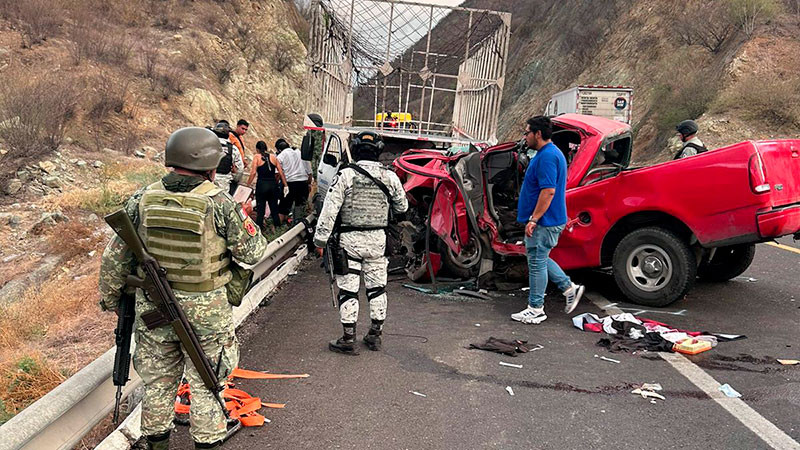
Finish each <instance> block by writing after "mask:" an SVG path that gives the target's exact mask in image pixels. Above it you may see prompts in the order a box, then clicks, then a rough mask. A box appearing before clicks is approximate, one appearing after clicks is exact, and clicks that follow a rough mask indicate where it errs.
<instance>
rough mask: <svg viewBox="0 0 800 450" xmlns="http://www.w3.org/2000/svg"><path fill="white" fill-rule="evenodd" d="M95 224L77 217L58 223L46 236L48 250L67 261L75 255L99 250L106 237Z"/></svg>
mask: <svg viewBox="0 0 800 450" xmlns="http://www.w3.org/2000/svg"><path fill="white" fill-rule="evenodd" d="M96 225H98V224H93V223H87V222H82V221H80V220H77V219H73V220H70V221H69V222H60V223H58V224H57V225H56V226H55V227H54V228H53V230H52V234H50V235H49V236H48V237H47V247H48V251H49V252H50V253H51V254H55V255H61V256H63V257H64V260H65V261H69V260H71V259H72V258H75V257H76V256H81V255H87V254H88V253H89V252H91V251H92V250H100V249H101V248H102V246H103V244H105V241H106V237H105V236H104V235H103V233H101V232H99V230H97V228H96Z"/></svg>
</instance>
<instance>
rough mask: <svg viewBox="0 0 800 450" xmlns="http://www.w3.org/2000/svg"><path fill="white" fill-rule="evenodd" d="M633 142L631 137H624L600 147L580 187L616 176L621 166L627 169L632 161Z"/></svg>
mask: <svg viewBox="0 0 800 450" xmlns="http://www.w3.org/2000/svg"><path fill="white" fill-rule="evenodd" d="M631 142H632V141H631V136H630V135H624V136H620V137H617V138H616V139H615V140H613V141H609V142H606V143H604V144H603V145H602V146H600V148H599V149H598V150H597V153H596V154H595V156H594V160H592V164H591V166H589V170H587V171H586V175H585V176H584V177H583V180H581V182H580V186H586V185H588V184H592V183H596V182H598V181H600V180H605V179H606V178H611V177H613V176H616V175H617V174H618V173H619V171H618V170H616V169H618V168H619V166H623V167H627V165H628V163H629V162H630V159H631Z"/></svg>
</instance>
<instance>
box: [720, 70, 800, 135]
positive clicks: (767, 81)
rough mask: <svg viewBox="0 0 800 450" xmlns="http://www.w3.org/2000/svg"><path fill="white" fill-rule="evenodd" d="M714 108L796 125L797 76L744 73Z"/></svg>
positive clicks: (799, 122)
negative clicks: (780, 76) (783, 76)
mask: <svg viewBox="0 0 800 450" xmlns="http://www.w3.org/2000/svg"><path fill="white" fill-rule="evenodd" d="M714 109H715V110H717V111H720V112H723V111H729V110H735V111H740V112H741V114H742V116H743V117H745V118H746V119H749V120H754V121H759V122H761V123H764V124H766V125H770V126H775V127H782V126H787V125H788V126H794V127H800V77H794V78H784V79H782V78H779V77H778V76H777V75H775V74H772V73H769V74H751V75H748V76H746V77H744V78H742V79H741V80H739V81H738V82H737V83H736V84H734V85H733V87H732V88H731V89H730V90H729V91H728V92H727V93H726V94H725V95H724V96H723V97H722V98H720V99H719V101H718V102H716V103H715V105H714Z"/></svg>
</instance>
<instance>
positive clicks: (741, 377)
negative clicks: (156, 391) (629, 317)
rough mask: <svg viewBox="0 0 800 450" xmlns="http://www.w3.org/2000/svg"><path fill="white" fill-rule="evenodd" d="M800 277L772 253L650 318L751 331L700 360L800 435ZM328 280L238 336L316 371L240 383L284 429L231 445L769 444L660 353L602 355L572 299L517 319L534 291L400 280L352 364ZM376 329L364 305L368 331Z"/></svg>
mask: <svg viewBox="0 0 800 450" xmlns="http://www.w3.org/2000/svg"><path fill="white" fill-rule="evenodd" d="M781 242H782V243H783V244H784V245H787V246H790V247H792V248H800V246H798V245H797V244H796V243H793V242H791V240H787V239H784V240H782V241H781ZM798 269H800V254H798V253H793V252H791V251H789V250H786V249H781V248H775V247H772V246H768V245H759V246H758V250H757V254H756V261H755V262H754V264H753V265H752V267H751V268H750V269H749V270H748V271H747V272H746V273H745V274H744V275H743V277H742V278H740V279H737V280H733V281H730V282H727V283H722V284H710V283H698V284H697V286H696V287H695V288H694V289H693V290H692V291H691V292H690V293H689V295H688V296H687V298H686V299H684V300H681V301H678V302H676V303H674V304H672V305H670V306H669V307H667V308H663V309H657V310H656V309H652V308H650V310H651V311H648V312H643V313H640V314H639V315H640V316H644V317H648V318H652V319H656V320H659V321H662V322H666V323H669V324H671V325H673V326H676V327H679V328H684V329H691V330H706V331H713V332H723V333H732V334H745V335H747V339H744V340H739V341H734V342H726V343H720V344H719V345H718V346H717V347H716V348H714V349H713V350H711V351H709V352H706V353H703V354H700V355H696V356H692V357H689V359H691V361H692V362H693V363H694V364H695V365H696V366H697V367H699V368H700V369H702V371H704V372H705V373H707V374H708V375H710V376H711V377H713V378H714V379H715V380H716V381H718V382H719V383H729V384H730V385H731V386H733V387H734V388H735V389H736V390H737V391H739V392H740V393H741V394H742V396H743V397H742V400H743V401H744V403H745V404H746V405H747V406H749V407H750V408H751V409H752V414H753V415H760V416H762V417H763V418H764V419H766V420H767V421H769V422H771V423H772V424H774V425H775V426H776V427H777V428H778V429H779V430H780V431H779V433H780V432H782V433H785V435H788V437H789V438H791V439H793V440H795V441H800V366H782V365H780V364H778V363H777V362H776V358H789V359H800V326H799V325H800V289H798V285H799V283H798ZM751 279H752V280H755V281H752V280H751ZM326 280H327V279H326V276H325V274H324V273H323V272H322V270H321V269H319V268H318V263H317V262H316V261H315V260H309V261H306V263H305V264H304V266H303V270H302V271H301V272H300V273H299V274H298V275H296V276H294V277H293V278H292V280H291V281H290V282H289V283H287V284H286V285H284V286H283V288H282V289H281V290H280V292H278V293H277V294H276V295H275V296H274V297H273V298H272V301H271V304H270V305H269V306H267V307H264V308H261V309H260V310H259V311H258V312H257V313H256V314H255V315H254V316H253V317H252V318H251V319H250V320H249V321H248V323H247V324H246V325H245V326H244V328H243V329H242V330H241V331H240V333H239V336H240V340H241V342H242V355H241V364H240V365H241V367H243V368H247V369H255V370H268V371H271V372H276V373H309V374H310V375H311V377H310V378H307V379H303V380H281V381H244V382H242V383H241V384H240V387H242V388H244V389H245V390H247V391H248V392H249V393H251V394H252V395H254V396H258V397H261V398H262V399H263V400H264V401H270V402H285V403H286V408H285V409H282V410H268V409H262V410H261V411H262V412H264V413H265V415H266V416H267V417H268V418H269V419H271V420H272V422H271V423H270V424H267V425H265V426H263V427H261V428H248V429H245V430H243V431H242V432H240V433H239V434H238V435H236V436H234V437H233V438H232V439H231V440H230V441H229V442H228V443H227V444H226V445H225V447H226V448H232V449H248V450H249V449H255V448H280V449H323V448H324V449H327V448H344V449H350V448H352V449H367V448H380V449H451V448H459V449H473V448H474V449H478V448H481V449H482V448H504V449H508V448H524V449H529V448H530V449H533V448H536V449H540V448H542V449H544V448H625V449H628V448H631V449H638V448H641V449H654V448H699V447H703V448H707V449H717V448H718V449H729V448H747V449H757V448H769V446H768V445H767V444H766V443H765V441H764V440H763V439H762V437H759V435H757V434H756V433H755V432H753V431H751V429H750V428H748V426H747V424H746V423H745V422H751V420H750V419H749V418H748V417H752V416H748V415H745V416H744V417H745V419H743V420H742V419H737V418H736V417H734V415H732V414H731V413H729V412H728V411H726V410H725V409H724V408H723V407H722V406H720V404H718V403H717V402H715V401H714V400H712V399H711V398H710V397H709V396H708V395H707V394H706V393H704V392H703V391H702V390H701V389H700V388H698V387H697V385H695V384H694V383H693V382H692V381H690V380H689V379H688V378H687V377H686V376H684V375H682V374H681V373H680V372H679V371H678V370H676V369H675V368H674V367H673V366H672V365H670V364H669V363H668V362H667V361H665V360H664V359H662V358H661V357H660V356H658V355H657V354H654V353H637V354H635V355H632V354H624V353H623V354H620V353H614V354H611V353H608V352H607V351H606V350H605V349H603V348H600V347H597V346H596V345H595V343H596V342H597V340H598V339H599V337H600V336H599V335H597V334H594V333H588V332H582V331H580V330H578V329H576V328H574V327H573V326H572V324H571V322H570V320H569V317H567V316H566V315H564V314H563V312H562V302H563V300H561V297H560V295H550V296H548V298H547V305H546V306H547V308H548V320H547V321H545V322H544V323H542V324H540V325H522V324H518V323H516V322H513V321H511V320H510V319H509V315H510V314H511V313H512V312H516V311H518V310H520V309H522V308H523V307H524V306H525V295H526V293H524V292H521V291H516V292H511V293H492V295H493V297H494V298H493V299H492V300H491V301H486V300H474V299H470V300H464V299H459V298H454V297H449V296H442V297H437V296H431V295H425V294H422V293H419V292H415V291H412V290H409V289H406V288H403V287H402V286H401V284H402V283H403V282H404V281H400V282H392V283H390V288H389V317H388V320H387V323H386V328H385V333H386V335H385V337H384V346H385V349H384V351H381V352H370V351H369V350H367V349H366V348H364V347H362V351H361V354H360V355H359V356H344V355H339V354H334V353H331V352H329V351H328V350H327V341H328V340H330V339H333V338H335V337H337V336H338V335H339V334H340V333H341V327H340V325H339V324H338V316H337V312H336V310H334V309H333V308H332V307H331V305H330V299H329V297H328V295H329V290H328V286H327V281H326ZM585 281H586V283H587V284H588V285H589V287H590V289H592V291H594V292H599V293H602V295H603V296H604V297H606V298H607V299H608V300H609V301H611V302H617V301H621V297H620V295H619V294H618V293H616V292H615V289H614V288H613V287H612V284H613V281H612V280H611V278H610V277H608V276H604V275H591V276H588V277H585ZM587 297H588V298H586V299H585V300H584V301H582V302H581V305H580V306H579V307H578V309H577V310H576V312H575V314H578V313H582V312H595V313H598V314H602V311H601V310H600V309H599V308H598V307H597V306H596V305H595V304H594V303H593V302H592V301H591V300H593V299H594V300H596V299H597V298H598V295H597V294H588V296H587ZM362 298H363V292H362ZM619 306H620V307H622V308H628V307H632V308H636V306H633V305H626V304H624V303H620V304H619ZM681 310H685V311H683V312H682V313H680V314H674V313H676V312H680V311H681ZM368 323H369V317H368V311H367V308H366V305H365V303H364V302H363V301H362V310H361V315H360V324H361V325H360V327H361V328H360V329H359V332H358V334H359V336H361V335H362V334H363V333H364V331H366V327H367V326H368ZM477 324H480V326H477ZM489 336H496V337H506V338H521V339H527V340H528V341H529V342H530V343H531V344H540V345H542V346H543V348H542V349H541V350H538V351H535V352H531V353H528V354H524V355H521V356H519V357H516V358H510V357H506V356H503V355H498V354H494V353H488V352H483V351H478V350H468V349H467V348H466V347H467V346H468V345H469V344H470V343H471V342H479V341H482V340H484V339H486V338H488V337H489ZM596 354H597V355H602V356H607V357H611V358H615V359H618V360H620V361H621V363H620V364H615V363H610V362H606V361H603V360H601V359H599V358H595V357H594V355H596ZM500 361H506V362H510V363H514V364H521V365H523V368H522V369H517V368H511V367H504V366H501V365H500V364H499V362H500ZM644 382H655V383H660V384H661V385H662V386H663V388H664V390H663V391H662V392H661V393H662V394H663V395H664V396H665V397H666V401H663V402H662V401H657V402H656V403H655V404H652V403H650V401H648V400H646V399H643V398H641V397H639V396H636V395H632V394H631V393H630V391H631V390H632V389H633V388H634V387H635V385H638V384H641V383H644ZM507 386H510V387H511V388H512V389H513V391H514V394H515V395H514V396H511V395H509V393H508V392H507V391H506V387H507ZM410 391H416V392H420V393H423V394H425V395H426V396H427V397H421V396H417V395H414V394H412V393H410ZM750 425H752V424H750ZM176 437H177V439H174V440H173V447H174V448H190V447H191V444H190V440H189V437H188V433H187V431H186V429H185V428H182V429H180V430H179V431H178V433H177V436H176ZM784 442H786V441H784ZM789 442H790V443H791V440H789ZM795 444H796V442H795Z"/></svg>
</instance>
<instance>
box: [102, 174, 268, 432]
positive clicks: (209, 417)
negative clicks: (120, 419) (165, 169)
mask: <svg viewBox="0 0 800 450" xmlns="http://www.w3.org/2000/svg"><path fill="white" fill-rule="evenodd" d="M202 182H203V179H202V178H199V177H192V176H184V175H178V174H175V173H171V174H169V175H167V176H165V177H164V178H163V179H162V183H163V185H164V187H165V188H166V189H167V190H169V191H173V192H189V191H191V190H192V189H193V188H195V187H197V186H198V185H199V184H200V183H202ZM145 189H146V188H145ZM145 189H141V190H139V191H137V192H136V193H135V194H134V195H133V196H132V197H131V198H130V199H129V200H128V202H127V204H126V206H125V210H126V212H127V213H128V215H129V216H130V217H131V220H132V222H133V223H134V226H137V227H138V225H139V223H140V221H141V217H139V202H140V200H141V198H142V195H143V194H144V192H145ZM212 200H213V204H214V223H215V226H216V232H217V234H218V235H219V236H221V237H222V238H224V240H225V241H226V247H227V249H228V251H229V252H230V254H231V255H232V256H233V257H234V258H236V259H237V260H239V261H241V262H243V263H246V264H254V263H256V262H258V261H259V260H260V258H261V256H262V255H263V254H264V251H265V250H266V245H267V242H266V240H265V239H264V238H263V237H262V236H261V234H260V233H258V232H257V227H255V225H254V224H253V222H252V220H250V219H249V218H246V219H244V220H243V219H242V215H243V214H240V208H239V207H238V206H237V205H236V204H235V203H234V202H233V200H232V199H231V197H230V196H229V195H228V194H227V193H224V192H220V193H218V194H216V195H214V196H213V197H212ZM133 271H135V259H134V257H133V254H132V253H131V251H130V250H128V248H127V246H126V245H125V243H124V242H123V241H122V240H121V239H120V238H119V237H118V236H114V238H113V239H112V240H111V242H109V243H108V245H107V246H106V249H105V251H104V252H103V257H102V262H101V267H100V295H101V301H100V306H101V308H102V309H104V310H115V309H117V306H118V302H119V297H120V292H121V290H122V289H123V288H124V286H125V278H126V276H127V275H128V274H131V273H133ZM174 292H175V297H176V298H177V299H178V301H179V302H180V304H181V306H182V307H183V309H184V311H185V313H186V316H187V317H188V319H189V322H191V324H192V326H193V327H194V330H195V331H196V333H197V336H198V338H199V340H200V344H201V346H202V347H203V350H204V351H205V352H206V354H207V355H208V357H209V359H211V362H212V364H213V365H216V364H217V361H218V360H220V361H221V364H220V366H221V367H219V368H218V369H217V370H218V374H219V378H220V380H225V378H226V377H227V376H228V374H229V373H230V372H231V370H233V368H235V367H236V365H237V364H238V360H239V348H238V342H237V340H236V336H235V329H234V324H233V315H232V308H231V305H230V304H229V303H228V299H227V294H226V290H225V286H222V287H220V288H218V289H214V290H212V291H208V292H202V293H194V292H186V291H180V290H174ZM154 308H155V307H154V305H153V303H151V302H150V301H149V300H148V299H146V298H145V297H144V295H143V293H142V292H141V290H138V291H137V293H136V324H135V329H136V335H135V341H136V351H135V354H134V356H133V363H134V367H135V368H136V372H137V373H138V374H139V376H140V377H141V378H142V380H143V381H144V384H145V396H144V399H143V401H142V433H143V434H144V435H146V436H155V435H161V434H164V433H167V432H169V431H170V430H171V428H172V419H173V417H174V412H173V408H174V402H175V393H176V391H177V388H178V384H179V382H180V381H181V377H182V376H185V377H186V379H187V381H188V382H189V384H190V385H191V386H192V387H193V388H194V389H192V407H191V417H190V421H191V435H192V438H193V439H194V441H195V442H198V443H214V442H218V441H220V440H222V439H223V438H224V437H225V434H226V423H225V417H224V415H223V412H222V410H221V407H220V405H219V403H218V402H217V400H216V399H215V398H214V396H213V394H211V392H209V391H208V390H207V389H205V387H204V386H203V382H202V380H201V378H200V376H199V374H198V372H197V370H196V369H195V367H194V365H193V364H192V363H191V360H190V359H189V358H188V355H187V354H186V352H185V351H184V350H183V349H182V348H181V345H180V341H179V340H178V337H177V335H176V334H175V332H174V331H173V329H172V327H169V326H164V327H160V328H156V329H154V330H148V329H147V327H146V326H145V325H144V322H143V321H142V319H141V315H142V314H143V313H147V312H149V311H151V310H153V309H154ZM220 358H221V359H220Z"/></svg>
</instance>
